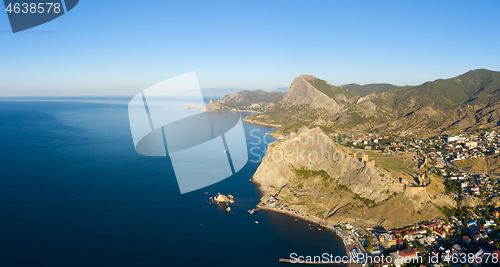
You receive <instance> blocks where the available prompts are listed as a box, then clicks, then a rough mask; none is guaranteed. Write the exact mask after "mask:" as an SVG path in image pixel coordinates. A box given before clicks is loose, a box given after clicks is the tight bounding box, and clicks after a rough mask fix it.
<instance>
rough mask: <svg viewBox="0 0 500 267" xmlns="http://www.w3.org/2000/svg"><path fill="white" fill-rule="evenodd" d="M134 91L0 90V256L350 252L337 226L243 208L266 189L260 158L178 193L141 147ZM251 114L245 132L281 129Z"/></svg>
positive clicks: (83, 262)
mask: <svg viewBox="0 0 500 267" xmlns="http://www.w3.org/2000/svg"><path fill="white" fill-rule="evenodd" d="M129 100H130V98H79V99H72V98H53V99H48V98H40V99H39V98H30V99H27V98H22V99H12V98H10V99H0V266H9V267H10V266H16V267H17V266H216V265H220V264H221V265H227V266H276V265H279V263H278V259H279V258H281V257H283V258H289V257H290V256H289V255H290V253H297V254H299V255H321V254H322V253H332V254H334V255H345V252H344V251H343V246H342V241H341V240H340V239H339V238H338V237H337V236H336V235H335V234H334V233H332V232H329V231H318V230H317V227H310V226H308V225H309V223H308V222H304V221H301V220H298V221H295V219H294V218H292V217H289V216H286V215H283V214H279V213H274V212H270V211H260V212H257V213H254V214H253V215H250V214H248V213H247V210H249V209H251V208H254V207H255V205H256V204H257V203H258V202H259V199H260V197H261V194H260V192H259V190H258V188H257V187H256V186H255V185H254V184H253V183H251V182H249V181H248V180H249V179H250V178H251V176H252V175H253V173H254V172H255V170H256V169H257V167H258V164H259V163H253V162H249V163H248V164H247V165H246V166H245V167H244V168H243V169H242V170H241V171H239V172H238V173H236V174H235V175H233V176H232V177H230V178H228V179H226V180H223V181H221V182H219V183H217V184H214V185H211V186H210V187H207V188H203V189H200V190H197V191H194V192H191V193H187V194H180V192H179V189H178V186H177V182H176V180H175V176H174V172H173V168H172V165H171V162H170V160H169V158H168V157H145V156H141V155H139V154H138V153H137V152H136V151H135V149H134V145H133V142H132V137H131V133H130V128H129V121H128V114H127V104H128V101H129ZM245 115H246V114H242V116H245ZM244 126H245V132H246V133H247V138H248V142H255V141H256V140H252V137H251V136H250V135H249V133H250V131H251V130H254V129H257V130H258V131H259V132H258V133H259V134H261V135H264V134H265V133H266V132H272V131H273V129H271V128H266V127H261V126H256V125H250V124H245V125H244ZM249 146H250V144H249ZM265 148H266V145H265V144H264V143H261V144H259V145H258V148H257V149H254V150H253V151H254V152H259V153H258V154H259V155H253V154H250V155H249V159H250V160H251V161H257V160H258V159H259V158H260V157H262V156H264V154H265ZM205 192H208V193H209V194H208V195H206V194H205ZM217 192H220V193H223V194H232V195H234V196H235V197H236V202H235V203H234V204H233V205H232V210H233V211H232V213H227V212H226V211H225V210H224V207H222V206H217V205H214V204H209V203H208V198H209V197H210V196H211V195H213V194H216V193H217ZM255 221H258V222H259V224H256V223H255Z"/></svg>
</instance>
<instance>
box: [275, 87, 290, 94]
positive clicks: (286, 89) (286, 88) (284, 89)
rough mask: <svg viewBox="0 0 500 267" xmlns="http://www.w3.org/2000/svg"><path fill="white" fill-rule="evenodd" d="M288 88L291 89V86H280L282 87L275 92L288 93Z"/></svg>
mask: <svg viewBox="0 0 500 267" xmlns="http://www.w3.org/2000/svg"><path fill="white" fill-rule="evenodd" d="M288 90H290V87H280V88H278V89H276V90H274V91H273V92H277V93H286V92H288Z"/></svg>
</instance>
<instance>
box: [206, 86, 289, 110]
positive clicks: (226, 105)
mask: <svg viewBox="0 0 500 267" xmlns="http://www.w3.org/2000/svg"><path fill="white" fill-rule="evenodd" d="M284 96H285V93H277V92H266V91H264V90H256V91H248V90H245V91H240V92H236V93H234V94H230V95H225V96H223V97H222V98H221V99H220V100H215V99H211V100H210V104H209V105H208V107H207V109H208V110H218V109H236V110H252V111H263V110H265V109H267V108H268V107H272V106H274V105H275V104H276V103H278V102H280V101H281V100H282V99H283V97H284Z"/></svg>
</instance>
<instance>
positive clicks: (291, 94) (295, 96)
mask: <svg viewBox="0 0 500 267" xmlns="http://www.w3.org/2000/svg"><path fill="white" fill-rule="evenodd" d="M314 79H316V78H315V77H314V76H310V75H306V74H302V75H300V76H299V77H297V78H295V79H294V80H293V82H292V84H291V85H290V90H289V91H288V93H287V94H286V95H285V97H284V98H283V100H282V101H281V104H284V105H285V106H298V105H308V106H310V107H311V108H315V109H317V108H324V109H326V110H328V111H329V112H330V113H331V114H336V113H338V112H339V111H340V110H341V107H340V106H339V104H338V103H337V102H336V101H335V100H334V99H333V98H331V97H329V96H327V95H326V94H325V93H323V92H321V91H319V90H318V89H316V88H315V87H314V86H313V84H312V81H313V80H314ZM344 97H345V96H344ZM339 99H340V98H339ZM341 99H344V98H341Z"/></svg>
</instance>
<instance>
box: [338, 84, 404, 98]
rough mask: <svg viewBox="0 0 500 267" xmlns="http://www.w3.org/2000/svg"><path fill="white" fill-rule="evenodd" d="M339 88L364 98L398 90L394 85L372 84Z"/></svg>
mask: <svg viewBox="0 0 500 267" xmlns="http://www.w3.org/2000/svg"><path fill="white" fill-rule="evenodd" d="M341 87H343V88H345V89H348V90H349V91H351V92H354V93H356V94H358V95H361V96H365V95H368V94H372V93H380V92H385V91H390V90H393V89H396V88H398V86H396V85H392V84H388V83H372V84H365V85H359V84H356V83H351V84H344V85H342V86H341Z"/></svg>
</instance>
